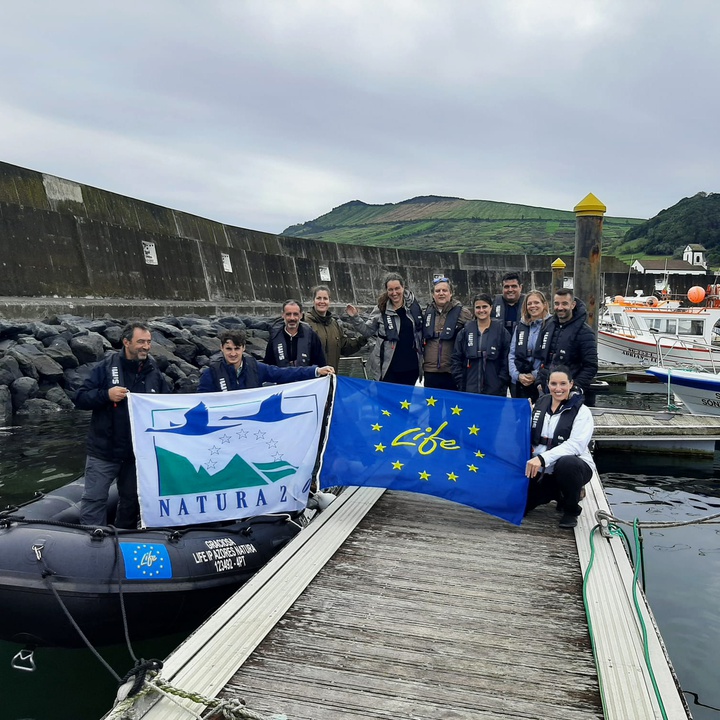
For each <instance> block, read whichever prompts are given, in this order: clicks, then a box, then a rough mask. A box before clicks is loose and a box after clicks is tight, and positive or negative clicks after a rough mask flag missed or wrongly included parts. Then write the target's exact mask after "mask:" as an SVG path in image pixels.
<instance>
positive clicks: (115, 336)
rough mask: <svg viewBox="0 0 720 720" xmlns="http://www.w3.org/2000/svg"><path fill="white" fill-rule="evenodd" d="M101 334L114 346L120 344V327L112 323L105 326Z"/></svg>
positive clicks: (116, 346) (117, 346)
mask: <svg viewBox="0 0 720 720" xmlns="http://www.w3.org/2000/svg"><path fill="white" fill-rule="evenodd" d="M103 335H105V337H106V338H107V339H108V340H109V341H110V344H111V345H112V346H113V347H114V348H119V347H120V346H121V345H122V328H121V327H120V326H118V325H113V326H112V327H109V328H107V329H106V330H105V332H104V333H103Z"/></svg>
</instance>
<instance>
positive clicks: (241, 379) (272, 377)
mask: <svg viewBox="0 0 720 720" xmlns="http://www.w3.org/2000/svg"><path fill="white" fill-rule="evenodd" d="M316 369H317V365H311V366H310V367H286V368H279V367H276V366H275V365H266V364H265V363H263V362H258V361H257V360H256V359H255V358H254V357H253V356H252V355H248V354H247V353H243V371H242V372H241V373H240V375H239V376H238V374H237V372H235V369H234V368H233V367H231V366H230V365H228V364H227V363H226V362H225V361H224V360H223V359H222V358H218V359H216V360H213V361H212V362H211V363H210V365H208V367H207V369H206V370H204V371H203V374H202V375H201V376H200V384H199V385H198V392H228V391H230V390H246V389H248V388H257V387H260V386H261V385H264V384H265V383H277V384H280V383H289V382H295V381H297V380H312V379H313V378H314V377H315V371H316Z"/></svg>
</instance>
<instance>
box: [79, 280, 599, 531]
mask: <svg viewBox="0 0 720 720" xmlns="http://www.w3.org/2000/svg"><path fill="white" fill-rule="evenodd" d="M312 301H313V307H312V309H310V310H309V311H308V312H307V313H305V314H304V315H303V308H302V304H301V302H300V301H299V300H295V299H291V300H287V301H286V302H285V303H284V304H283V307H282V322H280V323H276V324H272V325H271V324H268V325H267V329H268V330H269V340H268V344H267V348H266V352H265V357H264V360H263V361H259V360H257V359H256V358H254V357H253V356H252V355H250V354H247V353H245V348H246V344H247V334H246V332H245V330H227V331H225V332H223V333H221V334H220V335H219V341H220V345H221V356H218V357H215V358H213V359H211V362H210V363H209V365H208V367H207V368H206V369H205V370H204V372H203V374H202V376H201V378H200V383H199V387H198V391H199V392H225V391H229V390H240V389H245V388H253V387H260V386H261V385H263V384H265V383H286V382H294V381H297V380H306V379H310V378H313V377H320V376H324V375H329V374H334V373H336V372H337V370H338V366H339V362H340V356H341V355H352V354H355V353H357V352H358V350H359V349H360V348H361V347H362V346H363V345H364V344H365V343H369V344H370V352H369V359H368V370H369V376H370V379H372V380H376V381H382V382H390V383H398V384H404V385H415V384H416V383H417V382H418V381H419V380H420V379H421V378H422V380H423V383H424V385H425V387H428V388H438V389H444V390H454V391H460V392H472V393H479V394H487V395H497V396H503V397H505V396H507V395H508V394H509V395H510V396H511V397H513V398H527V399H529V400H530V401H531V402H532V403H534V408H533V414H532V428H531V434H532V446H533V457H532V458H531V459H530V460H529V461H528V463H527V466H526V475H527V477H528V478H529V479H530V488H529V492H528V500H527V507H526V513H527V512H529V511H530V510H532V509H533V508H534V507H536V506H537V505H539V504H542V503H547V502H550V500H556V501H557V507H558V509H559V510H562V512H563V515H562V518H561V520H560V526H561V527H564V528H572V527H574V526H575V525H576V524H577V516H578V515H579V514H580V513H581V507H580V505H579V504H578V501H579V499H580V495H581V492H582V490H583V486H584V485H585V484H586V483H587V482H588V480H589V479H590V477H591V475H592V472H593V470H594V464H593V461H592V457H591V455H590V453H589V451H588V445H589V442H590V440H591V437H592V432H593V422H592V415H591V413H590V411H589V410H588V408H587V407H586V406H585V404H584V402H583V401H584V399H585V398H586V397H587V393H588V391H589V389H590V384H591V382H592V380H593V378H594V377H595V374H596V372H597V367H598V360H597V343H596V339H595V335H594V333H593V331H592V329H591V328H590V327H589V325H588V324H587V323H586V322H585V318H586V311H585V308H584V305H583V304H582V302H581V301H580V300H579V299H577V298H575V297H574V296H573V292H572V290H568V289H559V290H558V291H557V292H556V293H555V295H554V298H553V306H554V314H551V313H550V307H549V303H548V301H547V299H546V297H545V295H544V294H543V293H542V292H540V291H539V290H531V291H530V292H528V293H527V294H523V288H522V283H521V279H520V276H519V275H518V273H514V272H511V273H507V274H506V275H505V276H504V277H503V278H502V292H501V293H500V294H498V295H496V296H494V297H493V296H491V295H490V294H487V293H478V294H476V295H475V296H474V297H473V300H472V308H471V309H470V308H466V307H463V305H462V303H460V302H459V301H458V300H456V299H455V298H454V297H453V286H452V283H451V281H450V280H449V279H448V278H447V277H437V278H436V279H435V280H434V281H433V286H432V301H431V302H430V303H429V304H428V306H427V307H426V308H425V309H424V310H423V309H422V308H421V306H420V304H419V303H418V301H417V299H416V297H415V295H414V294H413V292H412V291H411V290H410V289H409V288H408V287H407V286H406V283H405V281H404V279H403V277H402V276H401V275H399V274H398V273H389V274H388V275H387V276H386V277H385V280H384V289H383V292H382V294H381V295H380V297H379V298H378V302H377V306H376V307H375V308H374V309H373V311H372V312H371V313H370V315H369V317H367V318H363V317H362V316H361V315H360V312H359V311H358V309H357V307H355V306H354V305H347V306H346V312H347V318H348V320H347V322H348V326H349V327H350V328H352V329H353V330H354V331H355V334H353V333H348V332H347V328H346V326H345V325H343V323H341V322H340V321H339V320H338V318H337V317H335V316H334V315H333V314H332V311H331V309H330V306H331V302H332V298H331V294H330V290H329V288H328V287H327V286H326V285H318V286H316V287H315V288H313V290H312ZM150 343H151V333H150V331H149V329H148V327H147V326H146V325H144V324H142V323H131V324H129V325H127V326H126V328H125V329H124V331H123V336H122V344H123V347H122V349H121V350H120V351H119V352H115V353H112V354H110V355H108V357H107V358H106V359H105V360H104V361H101V362H100V363H99V364H98V365H97V366H96V367H95V369H94V371H93V373H92V375H91V376H90V377H89V378H88V380H86V382H85V383H84V384H83V386H82V387H81V388H80V390H79V391H78V393H77V396H76V400H75V402H76V405H77V407H79V408H81V409H84V410H92V411H93V415H92V420H91V425H90V431H89V436H88V444H87V447H88V458H87V463H86V469H85V491H84V494H83V498H82V502H81V522H82V523H83V524H86V525H105V524H107V514H106V504H107V497H108V491H109V487H110V485H111V483H112V481H113V480H114V479H115V478H117V485H118V493H119V504H118V510H117V514H116V518H115V525H116V526H117V527H122V528H134V527H136V524H137V520H138V516H139V508H138V500H137V487H136V478H135V463H134V456H133V452H132V443H131V438H130V427H129V418H128V410H127V402H126V396H127V393H128V392H141V393H142V392H152V393H155V392H161V393H162V392H169V388H167V387H166V385H165V382H164V379H163V376H162V373H161V372H160V370H159V369H158V367H157V365H156V364H155V362H154V361H153V359H152V357H151V356H150V354H149V351H150Z"/></svg>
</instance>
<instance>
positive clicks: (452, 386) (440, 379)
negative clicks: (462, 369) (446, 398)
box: [423, 372, 457, 390]
mask: <svg viewBox="0 0 720 720" xmlns="http://www.w3.org/2000/svg"><path fill="white" fill-rule="evenodd" d="M423 377H424V383H425V387H426V388H438V389H439V390H457V385H456V383H455V378H454V377H453V376H452V374H451V373H445V372H426V373H425V375H424V376H423Z"/></svg>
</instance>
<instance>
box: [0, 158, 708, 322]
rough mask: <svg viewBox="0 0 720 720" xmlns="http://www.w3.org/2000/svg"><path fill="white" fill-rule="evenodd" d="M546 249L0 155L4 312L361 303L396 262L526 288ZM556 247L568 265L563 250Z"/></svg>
mask: <svg viewBox="0 0 720 720" xmlns="http://www.w3.org/2000/svg"><path fill="white" fill-rule="evenodd" d="M569 250H570V251H571V250H572V248H569ZM553 259H554V258H550V257H544V256H527V255H488V254H479V253H478V254H476V253H446V252H442V253H438V252H417V251H409V250H399V249H394V248H372V247H361V246H353V245H341V244H337V243H326V242H322V241H314V240H306V239H298V238H292V237H283V236H279V235H273V234H271V233H264V232H259V231H256V230H248V229H245V228H241V227H234V226H231V225H226V224H223V223H219V222H214V221H212V220H207V219H204V218H201V217H197V216H195V215H190V214H188V213H184V212H181V211H178V210H172V209H169V208H165V207H161V206H159V205H154V204H152V203H147V202H143V201H141V200H135V199H133V198H129V197H125V196H122V195H117V194H115V193H111V192H107V191H104V190H99V189H97V188H93V187H90V186H88V185H83V184H80V183H76V182H73V181H70V180H64V179H62V178H58V177H55V176H52V175H47V174H44V173H41V172H36V171H33V170H27V169H24V168H21V167H17V166H15V165H9V164H7V163H0V262H2V273H1V274H0V296H1V297H2V298H4V302H0V316H4V317H44V316H47V315H49V314H53V313H57V312H68V311H70V312H74V313H76V314H79V315H85V316H88V317H96V316H101V315H103V314H104V313H110V314H111V315H113V316H115V317H125V318H128V319H133V318H141V317H147V316H149V315H151V316H152V315H163V314H167V313H171V312H182V313H198V314H201V315H211V314H221V313H223V312H227V313H232V312H245V313H250V314H266V313H267V312H268V310H270V309H272V310H273V311H277V310H278V309H279V308H278V306H279V304H280V303H282V301H283V300H285V299H287V298H288V297H296V298H300V299H302V300H308V299H309V291H310V288H311V287H312V286H313V285H316V284H318V283H321V282H324V283H325V284H327V285H329V286H330V287H331V289H332V291H333V295H334V298H335V300H336V301H337V302H338V303H339V304H344V303H347V302H352V303H354V304H358V305H361V306H367V305H373V304H374V302H375V299H376V298H377V295H378V294H379V291H380V288H381V279H382V276H383V275H384V274H385V273H386V272H388V271H397V272H400V273H402V274H403V275H404V276H405V277H406V278H407V281H408V285H409V287H411V288H413V290H415V292H416V294H417V296H418V297H419V299H420V300H421V301H427V300H429V297H430V287H431V284H432V279H433V276H435V275H437V274H441V275H444V276H447V277H449V278H450V279H451V280H452V281H453V283H454V285H455V289H456V296H457V297H458V298H459V299H461V300H464V301H467V300H468V299H469V298H470V297H471V296H472V295H473V294H474V293H475V292H478V291H485V292H491V293H495V292H497V291H498V290H499V287H500V279H501V277H502V275H503V274H504V273H505V272H507V271H509V270H517V271H519V272H520V273H521V274H522V276H523V278H524V285H525V289H529V288H531V287H537V288H540V289H543V290H547V289H549V287H550V285H551V271H550V262H551V261H552V260H553ZM563 259H564V260H565V262H566V263H567V266H568V271H571V270H572V265H573V262H572V255H568V256H567V257H564V258H563ZM602 272H603V283H604V292H605V294H607V295H615V294H625V291H626V287H629V288H630V290H631V291H632V290H635V289H643V290H644V291H645V292H650V291H651V290H652V279H651V278H649V277H648V276H644V275H641V274H639V273H636V272H634V271H633V272H632V273H630V275H628V268H627V265H625V264H624V263H622V262H619V261H618V260H616V259H615V258H611V257H604V258H603V259H602ZM569 274H572V273H571V272H569ZM695 283H698V284H702V283H700V282H699V279H698V278H695V279H693V280H692V281H691V282H690V284H695ZM688 287H689V285H688Z"/></svg>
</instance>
